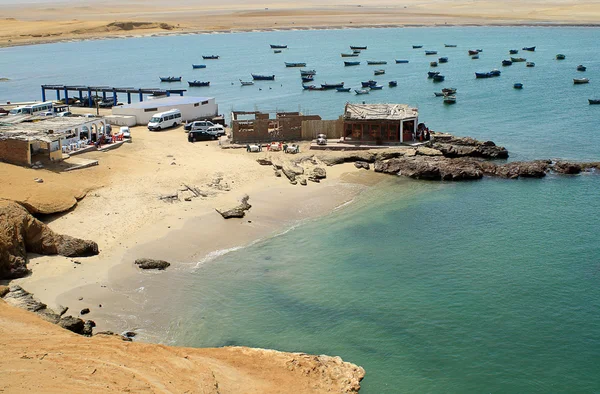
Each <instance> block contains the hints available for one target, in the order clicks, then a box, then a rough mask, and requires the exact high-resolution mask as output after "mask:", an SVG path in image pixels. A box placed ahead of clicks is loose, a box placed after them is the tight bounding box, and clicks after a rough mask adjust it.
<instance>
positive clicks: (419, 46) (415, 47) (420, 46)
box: [412, 45, 423, 49]
mask: <svg viewBox="0 0 600 394" xmlns="http://www.w3.org/2000/svg"><path fill="white" fill-rule="evenodd" d="M412 47H413V49H421V48H423V45H413V46H412Z"/></svg>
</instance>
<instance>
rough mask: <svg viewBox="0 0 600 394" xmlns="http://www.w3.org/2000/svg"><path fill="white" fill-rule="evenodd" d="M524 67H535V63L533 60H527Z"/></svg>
mask: <svg viewBox="0 0 600 394" xmlns="http://www.w3.org/2000/svg"><path fill="white" fill-rule="evenodd" d="M525 67H535V63H534V62H527V63H525Z"/></svg>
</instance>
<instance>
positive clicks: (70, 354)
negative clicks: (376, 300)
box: [0, 300, 365, 394]
mask: <svg viewBox="0 0 600 394" xmlns="http://www.w3.org/2000/svg"><path fill="white" fill-rule="evenodd" d="M84 326H85V323H84ZM0 327H1V330H2V335H1V336H0V349H2V357H0V382H2V389H3V390H4V391H6V392H10V393H12V392H19V393H21V392H31V393H61V392H69V391H76V392H90V393H91V392H98V391H103V392H111V393H123V392H136V393H151V392H169V393H206V394H216V393H219V394H234V393H235V394H237V393H241V392H243V393H261V394H274V393H294V394H309V393H313V394H314V393H340V394H350V393H357V392H358V390H359V388H360V381H361V380H362V378H363V377H364V375H365V371H364V369H363V368H361V367H359V366H356V365H353V364H350V363H348V362H345V361H343V360H342V359H340V358H339V357H329V356H313V355H308V354H302V353H285V352H278V351H275V350H264V349H250V348H245V347H224V348H217V349H197V348H196V349H195V348H182V347H171V346H165V345H154V344H149V343H141V342H129V341H124V340H123V337H122V336H117V335H114V334H112V335H111V334H110V333H104V334H100V335H94V336H92V337H91V338H86V337H83V336H79V335H74V334H72V333H70V332H68V331H65V330H63V329H61V328H60V327H57V326H55V325H52V324H49V323H47V322H44V321H42V320H40V319H39V318H37V317H36V316H35V315H33V314H31V313H29V312H26V311H23V310H20V309H15V308H12V307H10V306H9V305H7V304H6V303H5V302H3V301H1V300H0ZM32 377H35V378H32Z"/></svg>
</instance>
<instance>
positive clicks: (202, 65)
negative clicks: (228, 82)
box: [192, 64, 206, 68]
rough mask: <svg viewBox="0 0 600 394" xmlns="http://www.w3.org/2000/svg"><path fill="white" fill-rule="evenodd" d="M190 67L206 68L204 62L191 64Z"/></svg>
mask: <svg viewBox="0 0 600 394" xmlns="http://www.w3.org/2000/svg"><path fill="white" fill-rule="evenodd" d="M192 68H206V64H192Z"/></svg>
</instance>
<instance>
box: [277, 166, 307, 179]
mask: <svg viewBox="0 0 600 394" xmlns="http://www.w3.org/2000/svg"><path fill="white" fill-rule="evenodd" d="M281 171H282V172H283V174H284V175H285V176H286V177H287V178H288V179H289V180H290V182H293V181H295V180H296V177H297V176H298V175H302V174H304V168H302V167H300V166H297V165H284V166H283V168H282V169H281Z"/></svg>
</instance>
